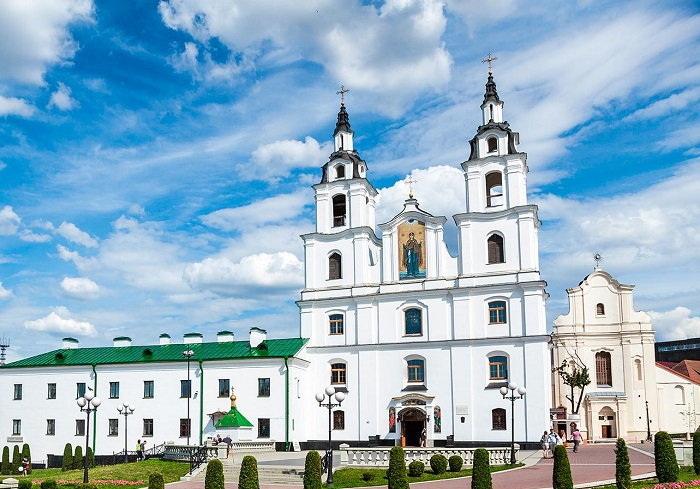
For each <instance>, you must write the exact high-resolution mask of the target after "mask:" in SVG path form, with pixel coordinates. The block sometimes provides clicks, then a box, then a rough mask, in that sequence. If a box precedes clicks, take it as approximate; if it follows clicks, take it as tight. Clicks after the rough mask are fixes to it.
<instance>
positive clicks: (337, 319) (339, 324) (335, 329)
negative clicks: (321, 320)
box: [328, 314, 344, 334]
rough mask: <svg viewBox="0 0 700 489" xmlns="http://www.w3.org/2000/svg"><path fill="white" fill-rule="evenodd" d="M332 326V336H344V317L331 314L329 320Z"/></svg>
mask: <svg viewBox="0 0 700 489" xmlns="http://www.w3.org/2000/svg"><path fill="white" fill-rule="evenodd" d="M328 320H329V324H330V334H343V331H344V328H343V315H342V314H331V315H330V316H329V318H328Z"/></svg>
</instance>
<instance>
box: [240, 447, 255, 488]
mask: <svg viewBox="0 0 700 489" xmlns="http://www.w3.org/2000/svg"><path fill="white" fill-rule="evenodd" d="M238 489H260V481H259V480H258V461H257V460H256V459H255V457H253V456H252V455H246V456H245V457H243V460H242V461H241V473H240V475H239V476H238Z"/></svg>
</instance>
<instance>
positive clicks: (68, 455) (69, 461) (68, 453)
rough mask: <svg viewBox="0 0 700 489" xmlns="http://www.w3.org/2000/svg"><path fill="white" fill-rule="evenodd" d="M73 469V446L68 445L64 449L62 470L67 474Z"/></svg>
mask: <svg viewBox="0 0 700 489" xmlns="http://www.w3.org/2000/svg"><path fill="white" fill-rule="evenodd" d="M72 468H73V445H71V444H70V443H66V446H65V447H64V448H63V462H62V463H61V470H62V471H63V472H65V471H66V470H70V469H72Z"/></svg>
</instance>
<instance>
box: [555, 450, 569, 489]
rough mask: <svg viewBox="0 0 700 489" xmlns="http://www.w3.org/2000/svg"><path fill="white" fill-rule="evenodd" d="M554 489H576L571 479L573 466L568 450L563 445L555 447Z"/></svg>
mask: <svg viewBox="0 0 700 489" xmlns="http://www.w3.org/2000/svg"><path fill="white" fill-rule="evenodd" d="M552 488H553V489H574V482H573V480H572V479H571V466H570V465H569V456H568V455H567V454H566V448H564V446H563V445H557V446H556V447H554V468H553V469H552Z"/></svg>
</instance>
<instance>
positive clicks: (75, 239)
mask: <svg viewBox="0 0 700 489" xmlns="http://www.w3.org/2000/svg"><path fill="white" fill-rule="evenodd" d="M56 233H57V234H59V235H60V236H63V237H64V238H66V239H67V240H68V241H70V242H72V243H76V244H79V245H83V246H85V247H86V248H96V247H97V240H95V238H93V237H92V236H90V235H89V234H88V233H86V232H85V231H82V230H81V229H79V228H78V226H76V225H75V224H73V223H72V222H62V223H61V225H60V226H58V228H56Z"/></svg>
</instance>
